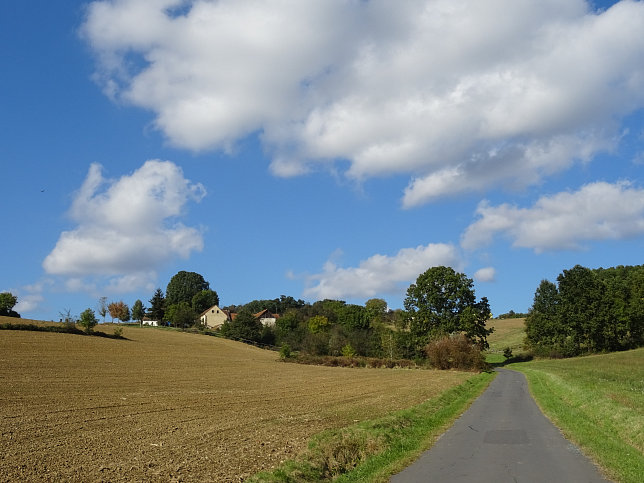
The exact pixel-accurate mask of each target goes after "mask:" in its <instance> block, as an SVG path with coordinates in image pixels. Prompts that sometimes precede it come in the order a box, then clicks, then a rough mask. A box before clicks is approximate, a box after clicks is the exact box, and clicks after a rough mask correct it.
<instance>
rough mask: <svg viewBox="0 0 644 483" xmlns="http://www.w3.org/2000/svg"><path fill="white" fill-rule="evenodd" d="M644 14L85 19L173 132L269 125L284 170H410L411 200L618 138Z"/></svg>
mask: <svg viewBox="0 0 644 483" xmlns="http://www.w3.org/2000/svg"><path fill="white" fill-rule="evenodd" d="M499 12H503V15H499ZM642 25H644V3H642V2H632V1H627V0H625V1H622V2H619V3H618V4H616V5H614V6H613V7H611V8H610V9H608V10H606V11H603V12H594V11H592V10H591V8H590V6H589V4H588V3H586V2H585V1H583V0H543V1H539V2H534V1H532V0H489V1H486V2H481V1H480V0H469V1H461V2H454V1H452V0H433V1H430V0H402V1H398V2H391V1H388V0H372V1H369V2H356V1H350V0H329V1H323V2H320V1H302V0H291V1H289V0H272V1H265V2H258V1H257V0H234V1H233V0H220V1H217V2H209V1H204V0H109V1H108V0H103V1H95V2H93V3H91V4H90V5H89V7H88V9H87V16H86V20H85V23H84V25H83V29H82V32H83V35H84V37H85V38H86V39H87V41H88V42H89V44H90V45H91V47H92V49H93V51H94V52H95V54H96V56H97V59H98V66H99V67H98V71H97V78H98V79H99V81H100V82H101V83H102V85H103V86H104V88H105V90H106V92H107V93H108V94H109V95H110V96H112V97H114V98H115V99H117V100H119V101H121V102H125V103H130V104H133V105H136V106H140V107H143V108H145V109H149V110H151V111H153V112H154V113H155V123H156V126H157V128H158V129H160V130H161V131H163V132H164V133H165V135H166V136H167V137H168V138H169V139H170V141H171V142H172V143H174V144H175V145H177V146H182V147H185V148H189V149H192V150H203V149H211V148H215V149H224V150H226V149H230V148H231V146H233V145H234V143H235V142H236V141H237V140H239V139H240V138H243V137H244V136H247V135H250V134H253V133H261V136H262V139H263V142H264V143H265V147H266V150H267V152H268V153H270V154H271V156H272V163H271V169H272V171H273V172H274V173H275V174H277V175H281V176H293V175H298V174H301V173H304V172H306V171H307V170H309V169H311V168H312V167H314V166H316V165H323V164H328V163H333V162H335V160H337V159H342V160H348V161H349V163H350V164H349V169H348V171H347V175H348V176H349V177H352V178H355V179H361V178H365V177H369V176H376V175H378V176H382V175H388V174H393V173H408V174H410V175H411V176H412V179H411V181H410V184H409V186H408V187H407V189H406V190H405V193H404V196H403V205H404V206H405V207H411V206H415V205H418V204H421V203H425V202H428V201H431V200H434V199H436V198H440V197H444V196H447V195H453V194H455V193H460V192H470V191H472V190H485V189H488V188H490V187H492V186H499V185H511V186H525V185H528V184H531V183H535V182H538V181H539V180H540V179H541V178H542V177H544V176H547V175H549V174H551V173H553V172H557V171H560V170H562V169H565V168H566V167H568V166H570V165H571V164H572V163H573V162H575V161H578V160H581V161H587V160H590V159H592V158H593V156H594V155H595V154H596V153H598V152H599V151H606V150H610V149H612V148H614V147H615V145H616V143H617V142H618V140H619V131H620V119H622V118H623V117H624V116H625V115H627V114H628V113H630V112H633V111H635V110H637V109H640V108H642V107H644V63H643V62H642V61H641V59H642V56H643V55H644V36H643V35H641V31H642Z"/></svg>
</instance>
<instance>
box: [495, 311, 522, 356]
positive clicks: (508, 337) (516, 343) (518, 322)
mask: <svg viewBox="0 0 644 483" xmlns="http://www.w3.org/2000/svg"><path fill="white" fill-rule="evenodd" d="M487 326H488V327H494V332H493V333H492V334H491V335H490V336H488V338H487V341H488V343H489V344H490V351H491V352H503V349H505V348H506V347H509V348H510V349H512V350H513V351H515V352H516V351H517V350H521V349H523V339H524V338H525V319H524V318H520V319H492V320H488V321H487Z"/></svg>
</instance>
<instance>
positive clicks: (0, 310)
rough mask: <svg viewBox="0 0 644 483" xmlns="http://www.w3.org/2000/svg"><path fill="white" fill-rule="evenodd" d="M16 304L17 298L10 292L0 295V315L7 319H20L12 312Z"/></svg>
mask: <svg viewBox="0 0 644 483" xmlns="http://www.w3.org/2000/svg"><path fill="white" fill-rule="evenodd" d="M17 303H18V297H17V296H15V295H13V294H12V293H11V292H2V293H0V315H5V316H7V317H20V314H19V313H18V312H16V311H14V310H13V308H14V307H15V305H16V304H17Z"/></svg>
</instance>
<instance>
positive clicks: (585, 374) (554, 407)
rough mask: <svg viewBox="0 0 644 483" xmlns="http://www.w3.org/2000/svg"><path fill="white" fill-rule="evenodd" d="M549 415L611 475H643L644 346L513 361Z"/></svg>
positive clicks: (628, 477)
mask: <svg viewBox="0 0 644 483" xmlns="http://www.w3.org/2000/svg"><path fill="white" fill-rule="evenodd" d="M509 367H510V368H511V369H517V370H520V371H522V372H524V373H525V374H526V376H527V378H528V381H529V383H530V391H531V392H532V394H533V395H534V397H535V399H536V401H537V403H538V404H539V406H540V407H541V409H542V410H543V411H544V413H545V414H546V415H547V416H548V417H549V418H550V419H552V421H553V422H554V423H555V424H556V425H557V426H559V428H560V429H561V430H562V431H563V433H564V434H565V435H566V437H568V438H569V439H571V440H572V441H574V442H576V443H577V444H579V445H580V446H581V447H582V449H583V450H584V451H585V452H586V453H588V454H589V455H591V456H592V458H593V459H594V460H595V461H597V462H598V463H599V464H600V465H601V466H602V467H603V468H604V469H605V470H606V472H607V474H608V475H609V477H611V478H612V479H614V480H615V481H620V482H633V483H635V482H637V483H639V482H641V481H642V475H644V348H642V349H636V350H632V351H625V352H614V353H610V354H602V355H592V356H587V357H577V358H572V359H561V360H539V361H531V362H525V363H518V364H511V365H510V366H509Z"/></svg>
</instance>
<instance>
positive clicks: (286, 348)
mask: <svg viewBox="0 0 644 483" xmlns="http://www.w3.org/2000/svg"><path fill="white" fill-rule="evenodd" d="M291 353H292V352H291V346H290V345H288V344H286V343H284V344H282V347H281V348H280V359H289V358H290V357H291Z"/></svg>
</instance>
